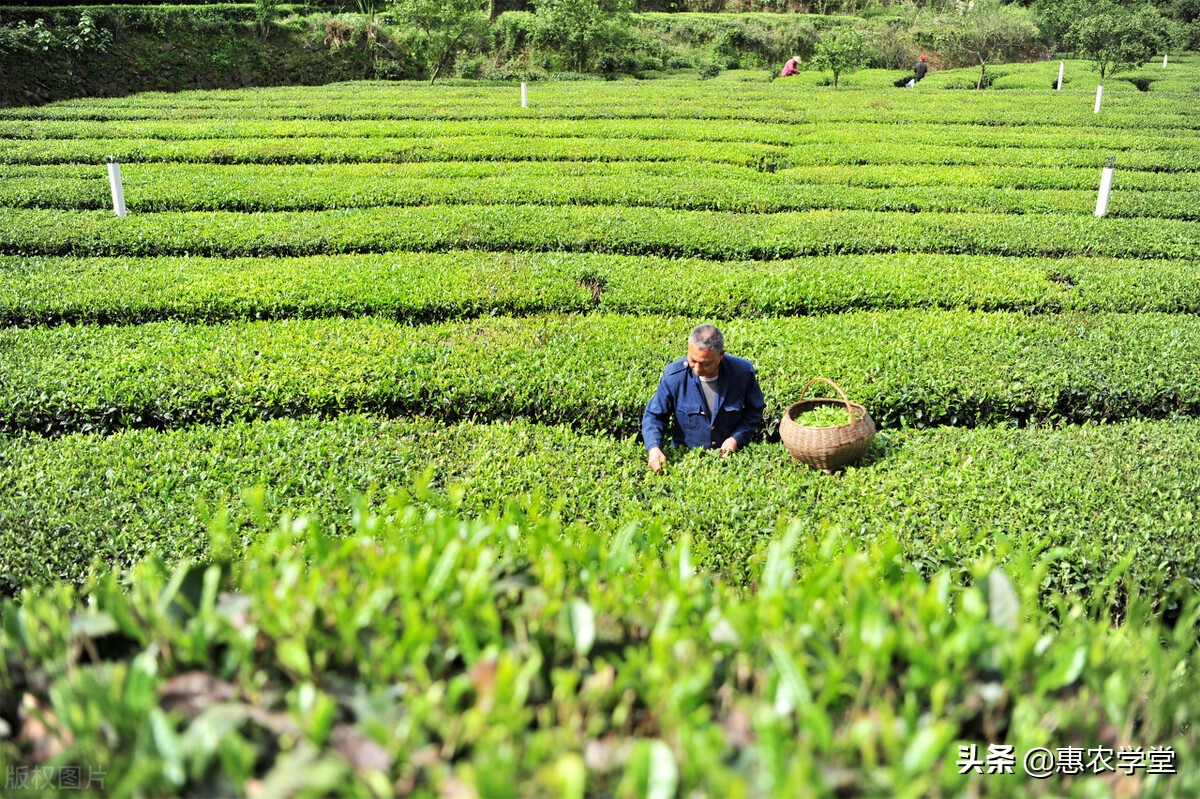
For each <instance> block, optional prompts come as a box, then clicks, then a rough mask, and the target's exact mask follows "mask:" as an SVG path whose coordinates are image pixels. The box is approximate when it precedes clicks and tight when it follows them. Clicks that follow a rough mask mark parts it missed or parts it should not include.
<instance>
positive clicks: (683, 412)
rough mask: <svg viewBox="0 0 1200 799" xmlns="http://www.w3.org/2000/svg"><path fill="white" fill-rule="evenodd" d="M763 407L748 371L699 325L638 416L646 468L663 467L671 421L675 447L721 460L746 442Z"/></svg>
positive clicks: (717, 333)
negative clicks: (711, 452) (706, 450)
mask: <svg viewBox="0 0 1200 799" xmlns="http://www.w3.org/2000/svg"><path fill="white" fill-rule="evenodd" d="M765 407H766V402H764V401H763V394H762V389H760V388H759V387H758V378H757V377H756V376H755V374H754V366H753V365H752V364H751V363H750V362H749V361H747V360H744V359H742V358H736V357H734V356H733V355H726V354H725V337H724V336H722V335H721V331H720V330H717V328H715V327H713V326H712V325H700V326H699V327H697V328H696V329H694V330H693V331H692V333H691V335H690V336H688V350H687V355H686V356H685V357H683V358H680V359H679V360H677V361H672V362H671V363H669V364H667V368H666V369H665V370H664V371H663V376H662V379H661V380H659V381H658V391H656V392H654V397H653V398H652V399H651V400H650V404H649V405H647V406H646V413H645V414H643V416H642V436H643V438H645V440H646V450H647V451H648V452H649V456H650V457H649V466H650V468H651V469H653V470H654V471H656V472H661V471H662V469H663V466H664V465H666V462H667V456H666V454H665V453H664V452H663V438H664V435H665V433H666V429H667V425H668V424H669V423H670V422H671V420H672V419H674V420H675V430H674V435H673V436H672V440H673V441H674V443H675V444H677V445H680V446H684V447H720V448H721V455H722V456H725V455H728V454H730V453H731V452H733V451H734V450H736V449H737V448H738V447H744V446H745V445H746V444H747V443H748V442H749V441H750V438H751V437H752V436H753V435H754V433H755V432H756V431H757V430H758V428H759V425H761V424H762V418H763V409H764V408H765Z"/></svg>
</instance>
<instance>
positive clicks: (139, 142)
mask: <svg viewBox="0 0 1200 799" xmlns="http://www.w3.org/2000/svg"><path fill="white" fill-rule="evenodd" d="M1197 153H1198V151H1197V149H1196V148H1194V147H1192V148H1184V149H1178V150H1133V151H1126V152H1121V153H1119V157H1120V161H1121V165H1122V166H1123V167H1125V168H1129V169H1135V170H1147V171H1155V172H1195V171H1198V170H1200V154H1197ZM1114 154H1117V153H1114V150H1113V149H1112V148H1109V147H1099V146H1098V147H1092V148H1083V147H1080V148H1063V149H1049V148H1030V149H1018V148H1014V147H1008V148H993V147H988V146H972V145H968V144H956V145H949V146H943V145H932V144H925V143H913V144H911V145H907V146H900V145H899V144H897V143H895V142H871V143H854V142H834V143H825V142H820V141H817V142H807V143H805V144H798V145H776V144H759V143H754V142H719V141H690V140H681V141H672V140H669V139H609V138H605V137H595V138H588V137H579V136H576V137H536V136H495V137H491V136H470V135H463V136H453V137H448V138H437V137H420V138H382V137H366V138H349V139H342V138H314V137H294V138H281V139H237V138H225V139H192V140H187V139H185V140H178V141H164V140H161V139H141V138H138V139H107V138H101V139H47V140H43V141H39V140H25V139H18V140H9V141H7V142H6V143H5V146H4V148H3V150H0V163H3V164H30V165H35V164H64V163H87V162H90V163H95V164H101V165H102V164H104V163H105V159H106V158H107V157H108V156H113V157H114V158H116V159H117V160H118V161H120V162H122V163H128V162H134V163H142V162H162V161H184V162H195V163H217V164H309V163H370V162H390V161H396V162H403V161H703V162H713V163H721V164H734V165H740V166H758V167H760V168H762V169H764V170H766V171H772V170H778V169H786V168H788V167H793V166H820V165H836V164H846V165H853V164H874V165H878V164H935V165H988V166H1017V167H1041V168H1050V167H1061V168H1081V167H1089V166H1091V167H1095V168H1101V167H1103V166H1104V164H1105V163H1106V159H1107V158H1108V156H1109V155H1114Z"/></svg>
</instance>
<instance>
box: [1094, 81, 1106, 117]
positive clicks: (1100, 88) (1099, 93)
mask: <svg viewBox="0 0 1200 799" xmlns="http://www.w3.org/2000/svg"><path fill="white" fill-rule="evenodd" d="M1103 96H1104V87H1103V86H1097V87H1096V107H1095V108H1093V109H1092V113H1093V114H1099V113H1100V98H1101V97H1103Z"/></svg>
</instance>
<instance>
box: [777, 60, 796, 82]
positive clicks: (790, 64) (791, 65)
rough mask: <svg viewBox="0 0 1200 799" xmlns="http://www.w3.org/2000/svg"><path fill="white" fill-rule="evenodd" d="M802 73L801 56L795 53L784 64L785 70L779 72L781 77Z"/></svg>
mask: <svg viewBox="0 0 1200 799" xmlns="http://www.w3.org/2000/svg"><path fill="white" fill-rule="evenodd" d="M799 74H800V56H798V55H794V56H792V57H791V58H789V59H788V60H787V63H786V64H784V65H783V70H782V71H781V72H780V73H779V77H781V78H786V77H787V76H788V75H799Z"/></svg>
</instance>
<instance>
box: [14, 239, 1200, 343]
mask: <svg viewBox="0 0 1200 799" xmlns="http://www.w3.org/2000/svg"><path fill="white" fill-rule="evenodd" d="M684 285H686V286H689V287H690V289H689V291H687V292H685V293H682V292H680V291H679V290H678V288H679V286H684ZM896 308H964V309H967V308H969V309H980V310H1014V311H1024V312H1030V313H1053V312H1058V311H1063V310H1090V311H1121V312H1147V311H1159V312H1164V313H1200V277H1198V276H1197V274H1196V269H1195V265H1194V264H1193V262H1191V261H1185V260H1178V261H1139V260H1113V259H1103V258H1082V257H1075V258H1044V259H1040V258H1003V257H994V256H962V255H912V254H899V255H897V254H883V255H866V256H855V255H845V256H837V257H816V258H801V259H794V260H786V261H769V262H764V261H726V262H714V261H704V260H699V259H670V258H657V257H649V256H647V257H642V256H624V255H596V254H588V253H582V254H572V253H490V252H481V251H477V250H465V251H464V250H459V251H454V252H449V253H386V254H382V255H333V256H312V257H308V258H196V257H192V258H78V259H77V258H17V257H0V325H10V326H29V325H35V324H61V323H64V322H67V323H81V322H83V323H100V324H139V323H143V322H150V321H159V320H167V319H176V320H180V321H187V322H221V321H227V320H231V319H286V318H317V317H329V316H344V317H351V316H387V317H390V318H394V319H396V320H398V321H405V322H430V321H439V320H445V319H454V318H469V317H475V316H489V315H497V314H501V315H518V316H519V315H529V314H536V313H544V312H560V313H580V312H588V311H592V310H602V311H607V312H611V313H621V314H659V315H662V314H676V315H679V316H689V315H690V316H693V317H694V318H716V319H732V318H735V317H740V318H753V317H760V316H789V315H805V314H820V313H836V312H840V311H853V310H870V309H881V310H882V309H896Z"/></svg>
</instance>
